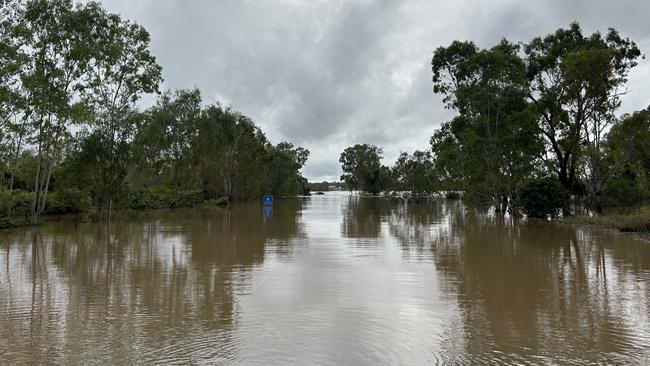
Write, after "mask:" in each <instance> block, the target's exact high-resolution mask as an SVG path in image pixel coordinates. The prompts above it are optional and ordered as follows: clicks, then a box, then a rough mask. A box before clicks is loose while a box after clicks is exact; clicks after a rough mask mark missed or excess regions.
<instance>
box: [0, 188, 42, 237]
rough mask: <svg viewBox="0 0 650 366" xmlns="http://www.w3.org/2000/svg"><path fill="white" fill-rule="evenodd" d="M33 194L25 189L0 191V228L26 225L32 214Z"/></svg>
mask: <svg viewBox="0 0 650 366" xmlns="http://www.w3.org/2000/svg"><path fill="white" fill-rule="evenodd" d="M33 198H34V195H33V194H32V193H30V192H25V191H20V190H17V191H13V192H12V193H11V194H9V192H8V191H0V228H6V227H13V226H20V225H27V224H29V223H30V221H31V216H32V200H33Z"/></svg>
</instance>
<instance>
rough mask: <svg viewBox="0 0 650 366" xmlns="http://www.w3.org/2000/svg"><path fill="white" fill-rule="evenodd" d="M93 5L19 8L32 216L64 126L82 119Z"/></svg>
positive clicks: (61, 1) (36, 2)
mask: <svg viewBox="0 0 650 366" xmlns="http://www.w3.org/2000/svg"><path fill="white" fill-rule="evenodd" d="M93 6H94V5H93V4H92V3H91V4H86V5H79V6H77V7H74V6H73V5H72V2H71V1H70V0H31V1H28V2H27V3H26V5H25V7H24V9H23V8H21V9H20V11H21V13H20V25H19V29H20V33H19V35H18V37H19V41H18V42H19V44H20V51H21V52H22V53H23V54H24V55H25V57H26V59H27V64H26V65H25V67H24V70H23V72H22V73H21V89H22V92H23V94H24V97H25V103H24V104H23V107H24V109H23V110H22V111H21V113H22V114H23V118H25V120H26V121H27V122H28V123H29V125H30V127H31V129H32V131H33V133H32V134H31V135H30V139H29V141H28V142H29V143H30V144H32V145H33V146H34V147H35V149H36V155H37V161H38V162H37V166H36V171H35V176H34V199H33V203H32V220H33V221H37V219H38V217H39V216H40V215H41V214H42V212H43V210H44V209H45V201H46V196H47V193H48V190H49V185H50V179H51V176H52V172H53V170H54V168H55V167H56V165H57V164H58V163H59V162H60V160H61V158H62V147H63V143H64V141H65V140H66V139H67V138H68V137H69V127H70V125H71V124H72V123H79V122H81V121H83V120H84V119H85V118H87V114H86V113H85V112H86V109H85V108H83V106H82V104H81V103H80V102H79V96H80V92H81V91H82V90H83V89H84V87H85V83H84V80H83V78H82V76H83V75H84V72H85V71H86V68H87V66H88V62H89V59H90V58H91V57H92V52H89V51H90V48H91V47H90V46H89V45H90V44H91V42H90V39H89V37H91V35H92V32H91V28H92V27H93V23H92V21H89V18H88V16H87V13H88V11H89V9H91V8H92V7H93Z"/></svg>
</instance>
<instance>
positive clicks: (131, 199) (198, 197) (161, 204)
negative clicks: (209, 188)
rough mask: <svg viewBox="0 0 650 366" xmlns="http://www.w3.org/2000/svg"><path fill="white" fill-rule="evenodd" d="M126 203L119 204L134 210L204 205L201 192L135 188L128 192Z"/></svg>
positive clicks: (162, 188)
mask: <svg viewBox="0 0 650 366" xmlns="http://www.w3.org/2000/svg"><path fill="white" fill-rule="evenodd" d="M127 197H128V198H127V200H126V202H119V203H120V205H121V206H122V207H123V208H129V209H134V210H141V209H161V208H181V207H193V206H197V205H199V204H201V203H203V193H202V192H201V191H200V190H192V191H177V190H174V189H170V188H165V187H161V188H157V189H149V188H144V187H141V188H133V189H130V190H128V194H127Z"/></svg>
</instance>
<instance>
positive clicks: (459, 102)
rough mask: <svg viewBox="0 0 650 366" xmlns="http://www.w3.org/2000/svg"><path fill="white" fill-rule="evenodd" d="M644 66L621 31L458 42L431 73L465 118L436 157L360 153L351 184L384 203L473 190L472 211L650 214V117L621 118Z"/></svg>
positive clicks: (347, 177) (346, 155) (440, 134)
mask: <svg viewBox="0 0 650 366" xmlns="http://www.w3.org/2000/svg"><path fill="white" fill-rule="evenodd" d="M639 57H641V52H640V50H639V49H638V47H637V46H636V44H635V43H634V42H633V41H631V40H630V39H628V38H623V37H621V36H620V35H619V33H618V32H617V31H616V30H614V29H609V30H608V32H607V33H606V34H601V33H594V34H591V35H584V34H583V33H582V31H581V29H580V27H579V25H578V24H575V23H574V24H571V26H570V27H569V28H567V29H558V30H557V31H555V32H554V33H552V34H549V35H547V36H545V37H539V38H535V39H533V40H532V41H530V42H529V43H527V44H523V45H520V44H515V43H511V42H509V41H508V40H506V39H503V40H502V41H501V42H499V44H497V45H496V46H494V47H492V48H489V49H481V48H479V47H477V46H476V45H475V44H474V43H473V42H461V41H454V42H453V43H452V44H450V45H449V46H447V47H440V48H438V49H436V50H435V52H434V54H433V58H432V61H431V65H432V71H433V91H434V92H435V93H436V94H439V95H441V96H442V98H443V102H444V103H445V107H446V108H449V109H452V110H454V111H456V112H457V115H456V117H454V118H453V119H452V120H451V121H447V122H444V123H442V125H441V127H440V128H438V129H437V130H435V132H434V133H433V136H432V137H431V140H430V145H431V148H430V150H427V151H415V152H414V153H412V154H407V153H403V154H402V155H400V157H399V159H398V160H397V162H396V163H395V165H394V166H393V167H387V166H383V165H382V164H381V159H382V149H381V148H379V147H376V146H371V145H365V144H363V145H361V144H360V145H355V146H352V147H349V148H347V149H346V150H345V151H344V152H343V153H342V154H341V157H340V162H341V163H342V168H343V172H344V174H343V175H342V176H341V180H342V181H344V182H345V183H347V184H348V185H349V186H350V187H352V188H354V189H360V190H362V191H365V192H368V193H373V194H378V193H380V192H389V191H410V192H411V194H412V195H428V194H431V193H433V192H439V191H462V192H463V194H464V197H465V199H466V202H467V203H469V204H475V205H479V206H485V207H488V206H491V207H494V208H496V210H497V212H506V211H511V212H514V213H520V212H522V213H527V214H528V215H529V216H535V217H547V216H556V215H559V214H560V213H563V214H564V215H568V214H571V213H572V212H573V211H574V208H576V207H582V208H586V209H588V210H590V211H592V212H598V213H600V212H602V211H603V210H605V209H610V208H617V209H623V210H630V209H632V208H635V207H638V206H641V205H644V204H648V202H649V200H650V109H646V110H642V111H638V112H635V113H633V114H628V115H623V116H622V117H621V118H617V117H616V115H615V112H616V111H617V109H618V107H619V106H620V98H621V96H622V95H623V94H625V93H626V92H627V88H626V83H627V76H628V73H629V71H630V70H631V69H632V68H633V67H635V66H636V65H637V60H638V59H639Z"/></svg>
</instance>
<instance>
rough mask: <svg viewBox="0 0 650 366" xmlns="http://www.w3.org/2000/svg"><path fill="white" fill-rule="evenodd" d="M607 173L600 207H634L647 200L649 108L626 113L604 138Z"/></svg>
mask: <svg viewBox="0 0 650 366" xmlns="http://www.w3.org/2000/svg"><path fill="white" fill-rule="evenodd" d="M604 145H605V148H604V154H605V159H604V160H605V161H604V166H605V167H606V170H607V171H610V172H613V173H612V175H611V178H610V183H611V184H608V185H607V187H605V189H604V191H603V202H602V203H603V205H604V206H618V207H621V206H622V207H634V206H639V205H643V204H647V203H648V202H649V201H650V107H648V108H646V109H644V110H642V111H638V112H635V113H632V114H626V115H624V116H622V118H621V119H620V120H619V121H617V122H615V123H614V125H613V126H612V128H611V129H610V131H609V132H608V134H607V136H606V139H605V143H604Z"/></svg>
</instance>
